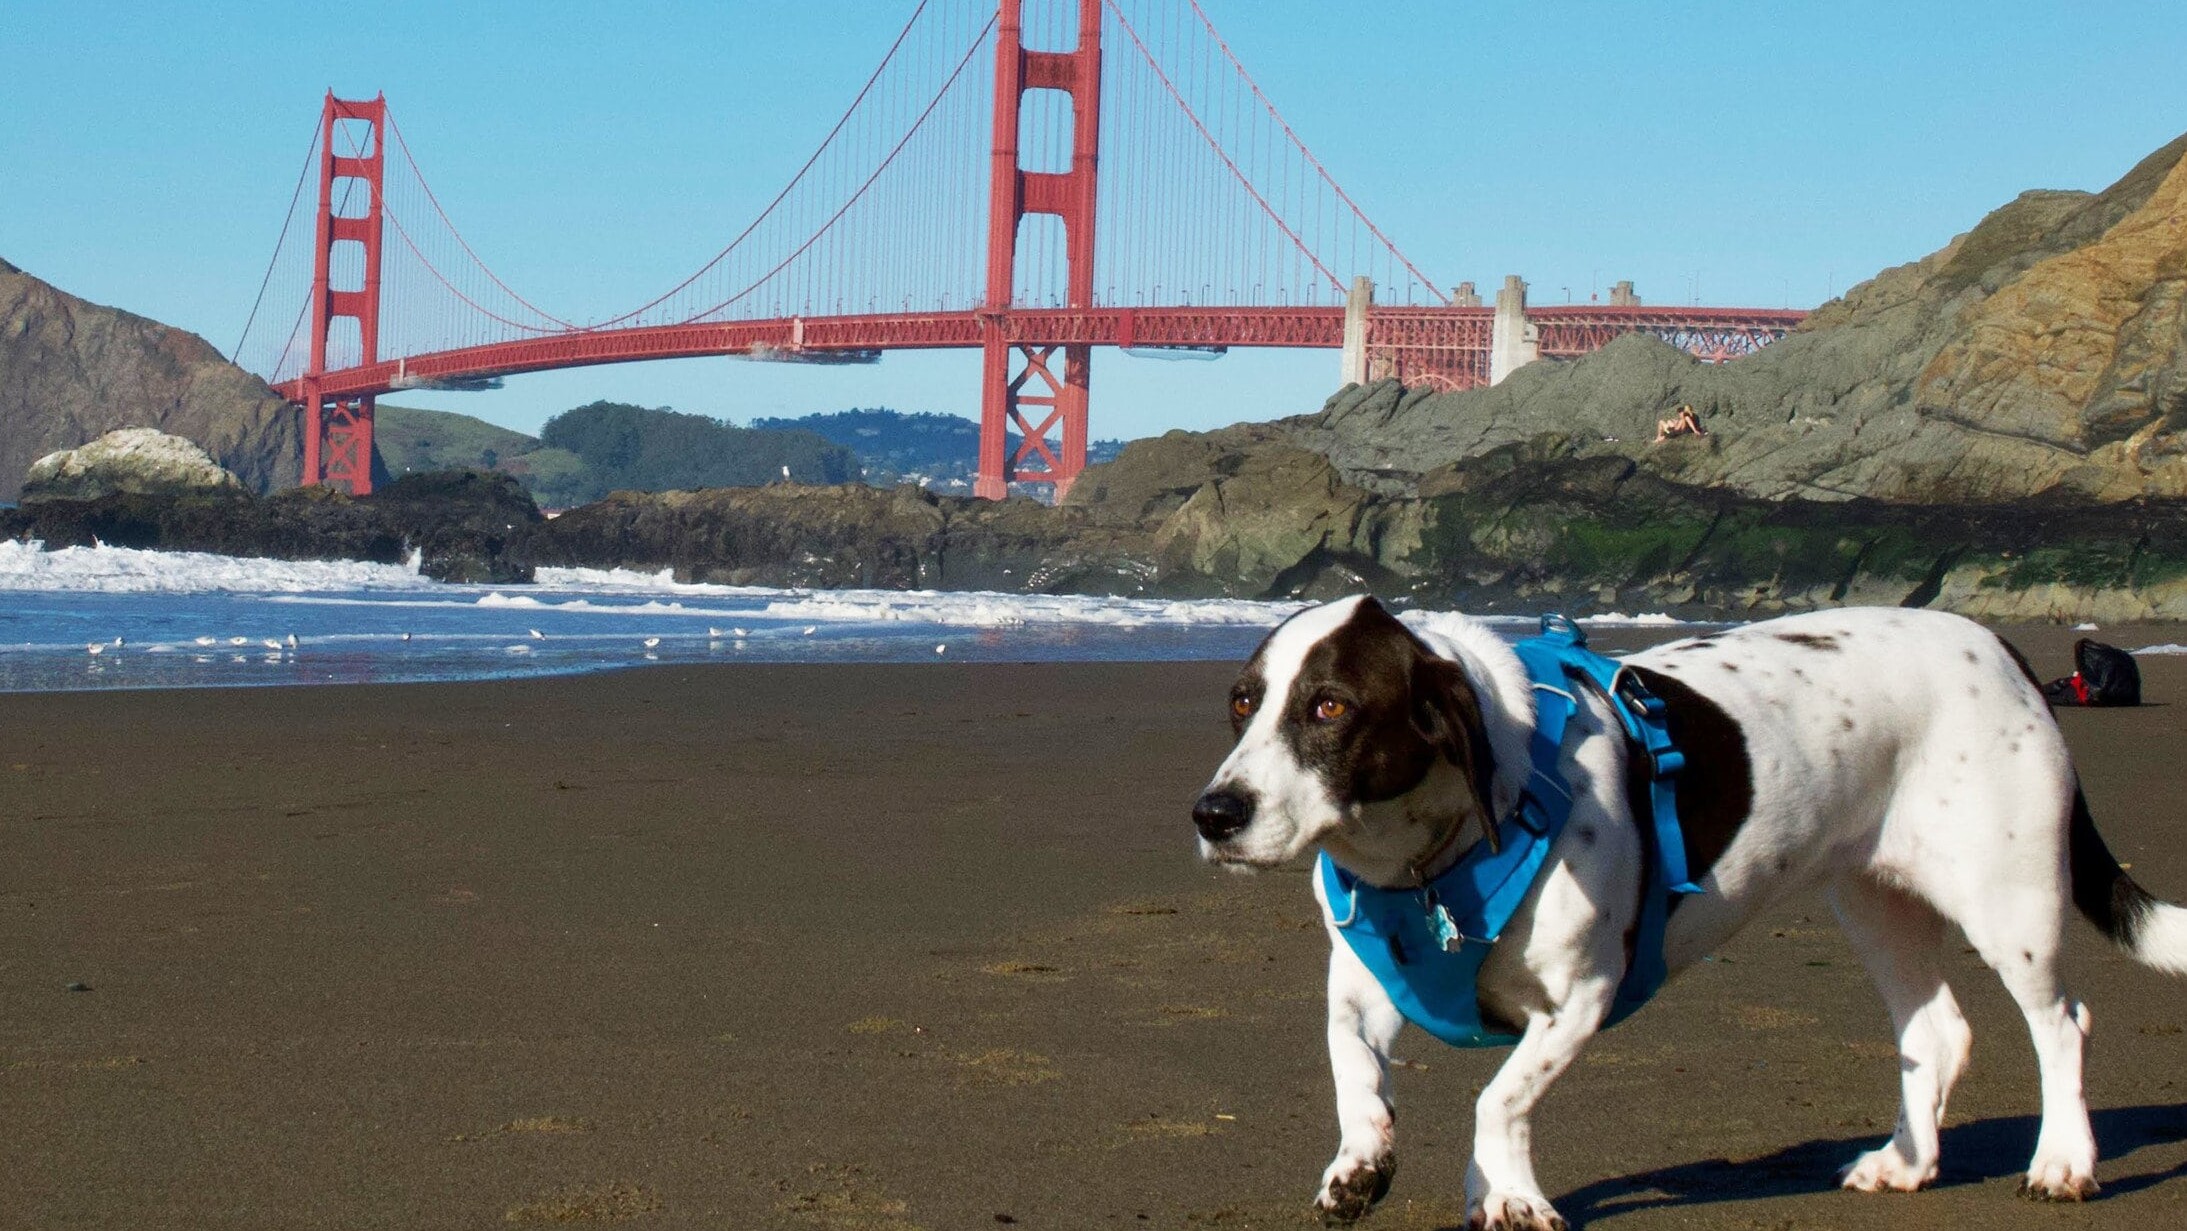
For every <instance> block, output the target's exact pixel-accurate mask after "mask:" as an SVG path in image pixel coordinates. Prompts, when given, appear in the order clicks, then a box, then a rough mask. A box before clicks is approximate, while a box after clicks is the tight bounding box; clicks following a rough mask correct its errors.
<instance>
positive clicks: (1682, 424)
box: [1655, 405, 1709, 444]
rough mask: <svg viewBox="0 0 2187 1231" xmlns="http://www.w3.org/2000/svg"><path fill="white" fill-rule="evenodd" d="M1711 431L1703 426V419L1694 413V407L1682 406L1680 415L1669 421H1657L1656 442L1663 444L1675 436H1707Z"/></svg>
mask: <svg viewBox="0 0 2187 1231" xmlns="http://www.w3.org/2000/svg"><path fill="white" fill-rule="evenodd" d="M1708 434H1709V430H1708V429H1707V428H1705V427H1702V426H1701V419H1700V417H1699V416H1698V415H1696V414H1694V413H1693V407H1691V406H1684V405H1682V406H1680V407H1679V408H1678V413H1677V414H1674V415H1672V416H1671V417H1670V418H1668V419H1658V420H1656V421H1655V442H1656V443H1657V444H1662V443H1663V442H1664V441H1666V440H1669V439H1670V438H1671V437H1673V436H1706V435H1708Z"/></svg>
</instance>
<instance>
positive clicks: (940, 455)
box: [752, 407, 1124, 492]
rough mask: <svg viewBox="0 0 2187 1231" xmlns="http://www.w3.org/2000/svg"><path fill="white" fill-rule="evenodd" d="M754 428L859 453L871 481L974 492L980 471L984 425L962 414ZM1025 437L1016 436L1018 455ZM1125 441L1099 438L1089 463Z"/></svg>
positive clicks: (836, 417) (848, 415)
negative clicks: (815, 438)
mask: <svg viewBox="0 0 2187 1231" xmlns="http://www.w3.org/2000/svg"><path fill="white" fill-rule="evenodd" d="M752 426H753V427H755V428H763V429H769V430H776V431H797V430H802V431H807V432H812V433H814V434H816V435H819V436H822V437H824V438H826V439H828V440H831V441H834V442H835V443H836V444H839V445H842V446H844V447H845V448H848V449H851V450H853V451H855V452H856V453H857V454H858V460H859V461H860V462H861V463H862V464H863V466H864V476H863V477H864V478H865V480H866V482H868V483H872V484H875V485H877V486H882V487H888V486H893V485H895V484H897V483H902V482H908V483H917V484H919V485H920V486H922V487H928V488H932V489H934V490H936V491H944V492H969V491H971V490H972V475H973V472H974V471H975V470H977V469H978V467H979V460H980V425H979V424H977V423H975V422H973V421H972V420H970V419H966V418H963V417H962V416H959V415H943V414H933V413H931V412H919V413H914V414H906V413H904V412H903V411H899V410H890V409H888V408H886V407H874V408H871V409H861V410H839V411H835V412H833V413H829V414H815V415H805V416H803V417H802V418H797V419H754V420H752ZM1019 439H1020V437H1018V436H1017V435H1015V434H1012V435H1011V437H1010V439H1009V444H1008V447H1009V448H1010V449H1011V450H1012V451H1015V450H1016V449H1017V447H1018V441H1019ZM1123 448H1124V442H1123V441H1120V440H1096V441H1092V442H1090V443H1089V444H1088V445H1087V446H1086V460H1087V461H1088V462H1106V461H1113V460H1114V459H1115V458H1116V455H1117V454H1118V453H1120V452H1122V451H1123Z"/></svg>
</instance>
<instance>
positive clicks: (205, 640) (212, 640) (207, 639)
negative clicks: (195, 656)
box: [197, 637, 220, 645]
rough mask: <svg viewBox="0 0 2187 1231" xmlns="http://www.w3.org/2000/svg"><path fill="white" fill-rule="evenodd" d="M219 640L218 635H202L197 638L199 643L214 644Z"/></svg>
mask: <svg viewBox="0 0 2187 1231" xmlns="http://www.w3.org/2000/svg"><path fill="white" fill-rule="evenodd" d="M219 640H220V639H219V638H218V637H200V638H198V639H197V643H198V644H199V645H213V644H216V643H218V641H219Z"/></svg>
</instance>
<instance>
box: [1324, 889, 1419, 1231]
mask: <svg viewBox="0 0 2187 1231" xmlns="http://www.w3.org/2000/svg"><path fill="white" fill-rule="evenodd" d="M1330 945H1331V948H1330V951H1329V1071H1330V1075H1331V1076H1333V1077H1334V1078H1335V1079H1336V1100H1337V1127H1338V1129H1339V1131H1340V1133H1341V1134H1342V1136H1341V1137H1340V1139H1339V1141H1338V1143H1337V1154H1336V1159H1335V1160H1334V1161H1333V1162H1331V1163H1330V1164H1329V1169H1328V1170H1327V1171H1325V1172H1323V1173H1322V1177H1321V1191H1320V1193H1319V1194H1317V1195H1316V1196H1315V1198H1314V1208H1316V1209H1318V1210H1320V1211H1321V1216H1322V1219H1323V1221H1325V1222H1327V1223H1329V1224H1330V1225H1332V1226H1334V1225H1340V1224H1344V1223H1350V1222H1356V1221H1358V1220H1359V1219H1360V1218H1362V1217H1364V1216H1365V1215H1366V1213H1367V1211H1369V1210H1371V1209H1373V1208H1374V1205H1375V1202H1377V1201H1380V1200H1381V1199H1382V1197H1383V1195H1384V1194H1386V1193H1388V1192H1389V1190H1390V1179H1391V1177H1392V1176H1394V1175H1395V1174H1396V1173H1397V1109H1396V1104H1395V1102H1394V1100H1392V1099H1391V1098H1390V1094H1389V1083H1390V1047H1391V1045H1392V1044H1394V1043H1395V1042H1396V1041H1397V1032H1398V1031H1399V1030H1400V1029H1401V1028H1403V1026H1404V1024H1405V1019H1404V1017H1403V1016H1402V1015H1401V1014H1399V1013H1398V1011H1397V1006H1396V1005H1395V1004H1392V1003H1391V1002H1390V997H1389V993H1387V992H1385V991H1383V990H1382V985H1381V984H1380V983H1377V982H1376V981H1375V977H1374V975H1373V974H1372V973H1370V972H1369V971H1368V970H1367V967H1366V966H1365V965H1364V964H1363V963H1361V962H1360V960H1359V956H1358V955H1357V954H1355V953H1353V952H1352V947H1351V946H1350V945H1349V944H1346V943H1345V941H1344V939H1343V938H1342V937H1340V936H1337V935H1335V934H1334V929H1331V936H1330Z"/></svg>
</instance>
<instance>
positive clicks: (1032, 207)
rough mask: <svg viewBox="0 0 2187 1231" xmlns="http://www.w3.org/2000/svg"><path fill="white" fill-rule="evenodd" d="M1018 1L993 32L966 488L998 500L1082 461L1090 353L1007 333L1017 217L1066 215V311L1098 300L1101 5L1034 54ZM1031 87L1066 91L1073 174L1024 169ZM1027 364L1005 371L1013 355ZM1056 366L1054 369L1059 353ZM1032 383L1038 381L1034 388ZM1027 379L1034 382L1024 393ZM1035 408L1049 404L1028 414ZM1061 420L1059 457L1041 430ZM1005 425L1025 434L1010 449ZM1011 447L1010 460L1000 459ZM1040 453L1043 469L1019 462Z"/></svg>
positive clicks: (1087, 4)
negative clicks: (983, 294)
mask: <svg viewBox="0 0 2187 1231" xmlns="http://www.w3.org/2000/svg"><path fill="white" fill-rule="evenodd" d="M1023 18H1024V0H1001V13H1000V15H999V18H998V22H997V32H996V38H995V151H994V162H993V165H992V170H991V172H990V179H989V181H988V198H987V200H988V205H987V300H986V304H985V305H984V307H983V308H982V309H981V312H980V344H981V350H982V354H983V358H984V364H985V372H984V374H983V376H982V379H981V382H980V468H979V477H978V479H977V480H976V482H975V484H974V487H973V491H974V493H975V494H976V495H978V496H980V497H982V498H984V499H989V500H999V499H1001V498H1002V497H1003V495H1004V494H1005V493H1006V492H1007V490H1008V485H1009V483H1010V482H1011V481H1012V480H1023V481H1030V482H1036V483H1037V482H1048V483H1053V484H1055V488H1056V498H1057V499H1059V500H1060V499H1062V497H1063V493H1065V492H1067V491H1069V490H1070V487H1071V482H1072V481H1073V480H1074V479H1076V478H1078V472H1079V471H1081V470H1084V469H1085V468H1086V391H1087V384H1088V372H1089V369H1090V367H1091V366H1092V364H1091V359H1092V354H1093V348H1092V347H1091V346H1087V345H1084V344H1080V343H1068V344H1066V343H1052V342H1042V341H1040V340H1038V339H1026V338H1024V337H1022V336H1019V337H1017V338H1015V339H1013V337H1012V330H1011V329H1010V323H1011V321H1010V310H1011V298H1012V294H1013V289H1012V288H1013V287H1014V285H1015V282H1016V273H1017V246H1018V224H1019V223H1020V222H1021V221H1023V219H1024V218H1025V216H1026V215H1027V214H1054V215H1056V216H1057V217H1059V218H1061V219H1062V220H1063V232H1064V269H1065V275H1064V294H1065V297H1066V306H1067V307H1069V308H1072V309H1075V310H1078V311H1084V310H1086V309H1089V308H1091V307H1093V276H1094V205H1095V201H1096V179H1095V174H1094V171H1095V165H1096V164H1097V163H1098V162H1099V156H1100V148H1101V0H1078V46H1077V47H1076V48H1074V49H1073V50H1070V51H1033V50H1030V49H1028V48H1027V47H1026V46H1025V38H1024V21H1023ZM1032 90H1058V91H1061V92H1063V93H1065V94H1068V95H1070V98H1071V169H1070V170H1069V171H1065V172H1061V173H1056V172H1044V171H1027V170H1025V169H1024V168H1022V167H1021V166H1019V165H1018V117H1019V115H1020V114H1021V113H1022V110H1023V105H1024V98H1025V95H1026V93H1027V92H1029V91H1032ZM1013 350H1015V351H1017V352H1018V355H1019V357H1020V358H1022V360H1023V363H1024V366H1023V367H1022V368H1021V369H1020V370H1019V372H1018V373H1017V375H1016V376H1014V377H1013V376H1012V375H1011V374H1010V368H1011V366H1012V364H1011V359H1012V356H1011V351H1013ZM1059 351H1060V352H1061V353H1062V369H1063V370H1062V372H1061V373H1058V372H1057V371H1056V357H1057V352H1059ZM1036 382H1037V383H1036ZM1028 386H1031V388H1030V389H1029V388H1028ZM1028 407H1031V408H1034V409H1035V410H1036V412H1038V411H1045V412H1046V413H1045V414H1042V415H1041V417H1040V418H1039V419H1038V420H1029V419H1027V418H1026V415H1025V410H1026V408H1028ZM1059 424H1060V426H1061V427H1062V454H1061V455H1060V456H1059V455H1058V454H1057V453H1056V451H1055V450H1054V449H1052V448H1050V447H1049V444H1048V432H1049V430H1050V429H1052V428H1055V427H1057V426H1058V425H1059ZM1012 426H1015V427H1016V428H1017V430H1018V431H1019V432H1020V433H1021V434H1022V435H1023V437H1024V439H1023V440H1022V441H1020V442H1019V444H1018V447H1017V450H1016V451H1015V452H1014V453H1012V452H1011V451H1010V450H1009V448H1008V445H1007V436H1008V433H1009V430H1010V428H1011V427H1012ZM1006 454H1008V456H1005V455H1006ZM1035 454H1037V455H1038V456H1039V457H1040V459H1041V461H1042V462H1044V463H1045V464H1046V468H1045V469H1043V470H1025V469H1021V468H1020V464H1021V463H1023V462H1025V461H1026V460H1028V458H1029V457H1030V456H1031V455H1035Z"/></svg>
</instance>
